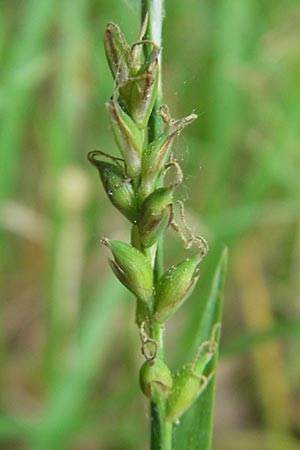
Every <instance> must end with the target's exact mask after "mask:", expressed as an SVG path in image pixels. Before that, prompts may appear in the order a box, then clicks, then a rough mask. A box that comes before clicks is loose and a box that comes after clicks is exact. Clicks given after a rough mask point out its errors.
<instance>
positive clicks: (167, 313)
mask: <svg viewBox="0 0 300 450" xmlns="http://www.w3.org/2000/svg"><path fill="white" fill-rule="evenodd" d="M201 259H202V258H201V256H199V255H195V256H192V257H191V258H187V259H186V260H184V261H182V262H181V263H179V264H177V265H176V266H172V267H171V268H170V269H169V270H168V271H167V272H165V273H164V274H163V275H162V277H161V278H160V279H159V280H158V283H157V286H156V287H155V306H154V317H155V320H157V322H159V323H164V322H166V321H167V320H168V319H169V318H170V317H171V316H173V314H174V313H175V312H176V311H177V309H178V308H179V307H180V306H182V305H183V303H184V302H185V301H186V300H187V299H188V297H189V296H190V295H191V294H192V292H193V289H194V287H195V285H196V282H197V280H198V278H199V269H198V267H199V264H200V262H201Z"/></svg>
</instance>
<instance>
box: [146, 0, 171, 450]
mask: <svg viewBox="0 0 300 450" xmlns="http://www.w3.org/2000/svg"><path fill="white" fill-rule="evenodd" d="M163 3H164V2H163V0H142V2H141V5H142V20H143V18H144V17H145V14H146V13H148V27H147V32H146V39H149V40H152V41H154V42H155V43H156V44H157V45H159V46H160V45H161V30H162V19H163ZM159 66H160V67H159V85H158V94H157V98H156V102H155V105H154V108H153V111H152V114H151V117H150V120H149V123H148V141H149V142H152V141H153V140H154V139H156V138H157V137H158V136H159V135H160V134H161V132H162V131H163V121H162V119H161V117H160V116H159V115H158V114H157V109H158V108H159V107H160V105H161V104H162V83H161V56H160V61H159ZM163 272H164V268H163V239H162V238H161V239H160V240H159V242H158V245H157V250H156V257H155V264H154V279H155V282H157V280H158V279H159V278H160V277H161V275H162V274H163ZM151 334H152V336H151V337H152V339H154V340H155V341H156V342H157V345H158V348H157V357H158V358H160V359H161V360H163V359H164V327H163V326H162V325H160V324H158V323H157V322H154V321H153V322H152V324H151ZM150 448H151V450H171V449H172V423H170V422H167V421H166V401H165V399H163V398H160V400H159V401H158V402H157V403H154V402H151V446H150Z"/></svg>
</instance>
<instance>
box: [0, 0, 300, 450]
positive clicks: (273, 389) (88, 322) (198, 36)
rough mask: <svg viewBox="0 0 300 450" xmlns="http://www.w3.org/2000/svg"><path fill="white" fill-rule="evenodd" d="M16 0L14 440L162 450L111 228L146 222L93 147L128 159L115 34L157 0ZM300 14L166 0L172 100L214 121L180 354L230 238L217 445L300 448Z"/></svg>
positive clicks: (7, 336)
mask: <svg viewBox="0 0 300 450" xmlns="http://www.w3.org/2000/svg"><path fill="white" fill-rule="evenodd" d="M0 6H1V8H0V64H1V72H0V79H1V82H0V202H1V205H0V259H1V263H0V264H1V269H0V283H1V338H0V355H1V364H0V386H1V403H0V448H1V449H3V450H12V449H16V450H22V449H28V450H59V449H66V450H138V449H147V448H148V440H149V438H148V428H149V412H148V405H147V401H146V400H145V399H144V398H143V397H142V394H141V393H140V391H139V386H138V382H137V376H138V370H139V366H140V364H141V362H142V355H141V354H140V343H139V338H138V332H137V331H138V330H137V328H136V327H135V325H134V302H133V301H132V298H131V297H130V295H129V294H128V293H127V292H126V291H125V289H123V288H122V286H120V285H119V284H118V282H117V281H116V280H115V279H114V278H113V277H112V275H111V274H110V272H109V269H108V267H107V264H106V256H107V255H106V252H105V250H104V249H103V248H102V247H101V246H100V242H99V238H100V236H103V235H106V236H109V237H112V238H115V239H122V240H123V239H124V240H128V239H129V224H128V223H127V222H126V220H125V219H123V218H121V217H120V215H119V214H118V213H117V212H116V211H115V210H114V208H113V207H112V205H111V204H110V203H109V201H108V200H107V198H106V197H105V194H104V192H103V189H102V186H101V185H100V181H99V179H98V175H97V173H96V171H95V170H94V169H93V168H92V167H91V166H90V165H89V164H88V162H87V158H86V154H87V151H88V150H91V149H97V148H99V149H102V150H103V151H105V152H110V153H115V154H117V153H116V150H115V144H114V142H113V138H112V135H111V132H110V129H109V124H108V118H107V116H106V113H105V107H104V103H105V101H107V99H108V98H109V96H110V94H111V91H112V88H113V82H112V78H111V75H110V73H109V69H108V67H107V65H106V62H105V58H104V50H103V32H104V28H105V25H106V23H107V22H108V21H109V20H112V21H114V22H116V23H118V24H119V25H120V27H121V28H122V30H123V31H124V33H125V35H126V37H127V39H128V41H129V42H130V43H131V42H133V41H134V39H135V38H136V34H137V30H138V26H139V18H140V12H139V1H137V0H122V1H121V0H110V1H109V2H107V1H104V0H59V1H58V0H2V1H1V2H0ZM299 21H300V4H299V1H297V0H286V1H285V2H283V1H279V0H272V1H270V0H269V1H267V0H214V1H209V0H186V1H185V2H183V1H179V0H166V19H165V21H164V30H163V86H164V100H165V102H166V103H167V104H168V105H169V106H170V108H171V112H172V114H173V115H174V116H175V117H181V116H183V115H186V114H189V113H190V112H191V111H196V112H197V113H198V114H199V116H200V117H199V119H198V120H197V122H195V123H194V124H193V125H192V126H191V127H189V128H188V129H187V130H185V132H184V133H183V135H182V136H181V137H180V138H179V139H178V140H177V143H176V144H175V147H174V151H175V155H176V157H177V159H178V161H179V162H180V163H181V164H182V166H183V169H184V173H185V180H184V183H183V185H182V186H181V187H180V188H179V190H178V199H181V200H187V201H186V214H187V217H188V221H189V224H190V225H191V226H192V228H193V230H194V231H195V232H197V233H201V234H203V235H204V236H205V237H206V238H207V239H208V241H209V243H210V248H211V250H210V253H209V255H208V256H207V258H205V261H204V262H203V266H202V273H201V277H200V282H199V285H198V288H197V289H196V292H195V293H194V295H193V297H192V299H191V300H190V301H189V302H188V304H186V305H185V307H184V308H183V309H182V310H181V311H180V313H178V314H177V315H176V317H175V318H174V320H173V319H172V320H171V321H170V324H169V325H168V330H167V359H168V363H169V365H170V367H171V368H172V369H176V367H177V366H178V365H179V364H182V363H183V362H184V361H185V358H186V354H187V353H188V349H189V347H190V346H191V343H192V342H193V341H194V338H195V334H196V330H197V323H198V317H199V313H200V309H201V299H202V298H204V297H205V296H206V295H207V293H208V292H209V289H210V283H211V280H212V276H213V272H214V267H215V265H216V261H217V260H218V257H219V254H220V250H221V249H222V247H223V246H224V245H227V246H228V247H229V251H230V264H229V273H228V280H227V286H226V294H225V303H224V323H223V335H222V347H221V360H220V364H219V371H218V377H217V396H216V408H215V416H216V417H215V438H214V450H269V448H270V449H272V450H294V449H295V450H296V449H298V448H299V435H300V363H299V361H300V357H299V337H300V332H299V331H300V303H299V290H300V289H299V288H300V273H299V268H300V228H299V218H300V215H299V193H300V177H299V164H300V152H299V142H300V127H299V122H300V84H299V80H300V52H299ZM165 246H166V253H167V264H171V262H175V261H178V260H180V259H182V258H183V255H184V254H185V251H184V250H183V248H182V243H181V242H180V240H179V239H178V237H177V236H174V234H172V232H171V231H170V232H168V237H167V239H166V244H165ZM199 305H200V306H199ZM78 343H79V345H78Z"/></svg>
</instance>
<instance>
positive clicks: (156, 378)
mask: <svg viewBox="0 0 300 450" xmlns="http://www.w3.org/2000/svg"><path fill="white" fill-rule="evenodd" d="M172 383H173V379H172V375H171V372H170V370H169V368H168V366H167V365H166V364H165V363H164V362H163V361H161V360H160V359H158V358H156V359H154V361H150V362H149V361H145V362H144V364H143V365H142V367H141V369H140V386H141V389H142V391H143V393H144V394H145V395H146V397H148V398H150V399H151V400H152V401H154V402H156V401H157V398H161V397H164V398H166V397H167V396H168V394H169V392H170V390H171V388H172Z"/></svg>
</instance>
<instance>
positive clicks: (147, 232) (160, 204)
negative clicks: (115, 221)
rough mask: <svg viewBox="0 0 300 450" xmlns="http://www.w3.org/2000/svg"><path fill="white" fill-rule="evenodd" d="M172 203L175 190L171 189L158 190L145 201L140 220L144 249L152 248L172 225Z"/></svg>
mask: <svg viewBox="0 0 300 450" xmlns="http://www.w3.org/2000/svg"><path fill="white" fill-rule="evenodd" d="M172 202H173V190H172V189H169V188H159V189H156V190H155V191H154V192H152V194H150V195H149V197H147V198H146V199H145V200H144V202H143V204H142V206H141V212H140V217H139V219H138V227H139V233H140V240H141V243H142V245H143V246H144V247H146V248H148V247H152V245H154V244H155V243H156V241H157V240H158V238H159V237H160V235H161V234H162V233H163V232H164V231H165V230H166V228H167V227H168V226H169V225H170V222H171V220H172V215H173V210H172Z"/></svg>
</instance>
